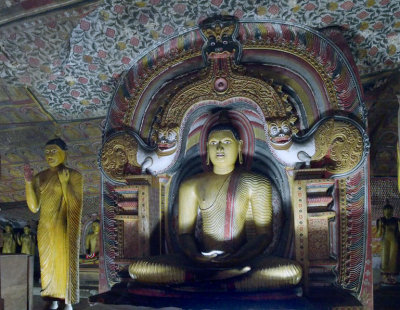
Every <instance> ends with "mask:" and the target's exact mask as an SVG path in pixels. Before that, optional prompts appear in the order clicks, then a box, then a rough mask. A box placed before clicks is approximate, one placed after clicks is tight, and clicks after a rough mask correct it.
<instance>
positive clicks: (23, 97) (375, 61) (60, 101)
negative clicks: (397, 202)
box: [0, 0, 400, 203]
mask: <svg viewBox="0 0 400 310" xmlns="http://www.w3.org/2000/svg"><path fill="white" fill-rule="evenodd" d="M217 13H220V14H230V15H235V16H237V17H238V18H239V19H241V20H247V21H267V20H271V19H273V20H285V21H290V22H293V23H297V24H302V25H306V26H309V27H313V28H317V29H323V28H326V27H332V26H338V27H341V29H342V30H343V34H344V36H345V38H346V39H347V42H348V44H349V46H350V49H351V52H352V54H353V57H354V59H355V61H356V64H357V66H358V69H359V72H360V74H361V75H362V76H363V77H364V80H368V77H370V76H372V78H371V79H372V80H370V82H369V84H368V85H369V86H368V89H370V90H371V92H370V93H368V89H366V88H365V87H366V86H365V85H364V90H367V97H366V100H367V103H368V104H369V107H370V108H372V113H371V114H372V117H375V118H379V119H380V120H381V121H379V120H377V121H374V119H373V120H372V122H373V123H375V126H371V130H373V131H377V132H380V129H379V128H381V127H382V128H386V129H387V128H388V126H387V122H383V120H386V119H388V118H387V116H386V114H387V112H385V113H386V114H385V113H378V112H379V111H380V110H379V109H380V108H379V106H378V102H379V100H378V99H379V98H378V97H379V96H375V95H374V91H375V92H379V91H380V89H382V88H383V87H382V86H379V85H378V84H379V83H374V82H373V75H374V74H376V73H384V74H388V72H389V73H390V72H391V71H395V70H396V69H398V68H399V63H400V1H398V0H364V1H348V0H347V1H344V0H341V1H327V0H320V1H317V0H310V1H305V0H282V1H279V2H278V1H262V0H241V1H239V0H198V1H197V0H196V1H194V0H186V1H184V0H183V1H178V0H176V1H169V0H147V1H127V0H125V1H122V0H104V1H99V0H90V1H83V0H68V1H61V0H46V1H36V0H6V1H3V2H2V3H1V4H0V112H1V113H0V164H1V172H0V203H8V202H9V203H11V202H13V201H23V200H24V199H25V198H24V181H23V175H22V166H23V164H24V163H25V162H27V161H30V162H31V164H32V166H33V167H34V169H35V171H39V170H41V169H43V168H44V167H45V162H44V160H43V155H42V147H43V144H44V143H45V142H46V141H47V140H48V139H50V138H52V137H53V136H54V134H61V136H62V138H63V139H64V140H65V141H66V142H67V144H68V145H69V147H70V151H69V154H70V155H68V156H69V162H68V164H69V165H70V166H71V167H73V168H76V169H78V170H81V171H82V172H83V173H84V175H85V184H86V185H85V195H86V197H88V198H91V199H92V198H94V197H98V196H99V188H98V186H99V184H100V172H99V170H98V166H97V156H98V150H99V148H100V145H101V128H102V123H103V120H104V118H105V116H106V113H107V110H108V107H109V105H110V101H111V100H112V96H113V93H114V91H115V89H116V86H117V83H118V81H119V79H120V77H121V75H122V74H124V72H125V71H126V70H128V69H129V68H130V67H131V66H132V65H133V63H134V62H135V61H136V60H137V59H139V58H140V57H141V56H143V55H144V54H146V52H148V51H149V50H151V49H152V48H154V47H155V46H157V45H158V44H160V43H162V42H163V41H164V40H167V39H168V38H170V37H173V36H176V35H178V34H182V33H184V32H187V31H190V30H191V29H194V28H195V27H197V25H198V23H199V22H200V21H201V20H202V19H204V18H205V17H207V16H210V15H213V14H217ZM10 14H11V15H10ZM13 14H14V15H13ZM384 80H385V79H384ZM384 80H381V82H382V81H384ZM387 81H390V82H385V84H388V83H391V84H393V82H394V83H395V84H396V85H397V86H399V85H400V83H398V82H397V81H398V79H397V78H396V79H395V80H393V79H387ZM382 83H383V82H382ZM399 87H400V86H399ZM397 88H398V87H396V88H395V89H397ZM393 92H394V93H398V92H397V91H396V90H394V91H392V93H393ZM392 93H391V97H390V98H384V99H383V100H384V101H385V102H386V103H387V102H388V101H390V100H392V101H393V99H391V98H395V96H394V94H392ZM371 94H372V95H371ZM373 96H375V97H373ZM377 98H378V99H377ZM382 98H383V97H382ZM393 107H394V108H393V109H391V110H390V113H391V114H392V115H394V114H395V112H394V111H395V109H396V108H397V100H396V98H395V101H394V102H393ZM386 110H387V109H383V110H381V111H386ZM376 111H378V112H376ZM371 114H370V116H369V118H371ZM375 127H376V128H377V129H376V130H375ZM392 131H393V130H392ZM385 137H386V136H385ZM372 141H375V140H374V139H372ZM376 141H383V140H382V139H381V138H380V135H378V134H377V139H376ZM393 150H394V149H393ZM393 150H392V149H390V150H389V149H385V150H380V149H379V150H376V154H381V155H382V156H383V157H384V158H387V157H388V156H389V155H390V154H391V155H390V156H392V155H393V154H394V153H393V152H394V151H393ZM374 152H375V151H374ZM389 153H390V154H389ZM392 153H393V154H392ZM387 154H389V155H387ZM385 156H386V157H385ZM381 170H382V169H381ZM380 174H382V173H380ZM384 175H387V174H384Z"/></svg>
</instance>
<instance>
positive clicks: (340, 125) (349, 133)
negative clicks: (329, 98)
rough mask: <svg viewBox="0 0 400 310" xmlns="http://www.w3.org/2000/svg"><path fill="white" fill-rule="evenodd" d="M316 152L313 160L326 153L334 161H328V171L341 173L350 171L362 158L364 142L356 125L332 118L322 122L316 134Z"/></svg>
mask: <svg viewBox="0 0 400 310" xmlns="http://www.w3.org/2000/svg"><path fill="white" fill-rule="evenodd" d="M314 139H315V149H316V153H315V154H314V156H313V157H312V160H313V161H318V160H321V159H322V158H324V157H325V156H326V155H328V156H329V159H330V160H331V161H332V162H333V163H328V164H327V166H326V168H327V171H328V172H331V173H333V174H340V173H346V172H350V171H351V170H352V169H354V168H355V167H356V166H357V165H358V163H359V162H360V161H361V159H362V155H363V151H364V142H363V137H362V134H361V132H360V131H359V130H358V129H357V127H356V126H354V125H352V124H350V123H348V122H342V121H338V120H333V119H330V120H328V121H327V122H325V123H324V124H322V125H321V126H320V127H319V128H318V129H317V132H316V133H315V135H314Z"/></svg>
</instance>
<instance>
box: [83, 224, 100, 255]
mask: <svg viewBox="0 0 400 310" xmlns="http://www.w3.org/2000/svg"><path fill="white" fill-rule="evenodd" d="M99 232H100V224H99V221H94V222H93V223H92V232H91V233H89V234H87V236H86V238H85V249H86V259H94V258H96V260H97V256H98V255H99V237H100V236H99Z"/></svg>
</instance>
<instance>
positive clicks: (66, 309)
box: [64, 304, 73, 310]
mask: <svg viewBox="0 0 400 310" xmlns="http://www.w3.org/2000/svg"><path fill="white" fill-rule="evenodd" d="M64 310H73V309H72V305H71V304H65V307H64Z"/></svg>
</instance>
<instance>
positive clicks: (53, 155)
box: [44, 144, 65, 167]
mask: <svg viewBox="0 0 400 310" xmlns="http://www.w3.org/2000/svg"><path fill="white" fill-rule="evenodd" d="M44 156H45V157H46V161H47V164H48V165H49V166H50V167H57V166H59V165H61V164H62V163H64V161H65V152H64V151H63V150H62V149H61V148H60V147H59V146H57V145H55V144H50V145H46V147H45V148H44Z"/></svg>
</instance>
